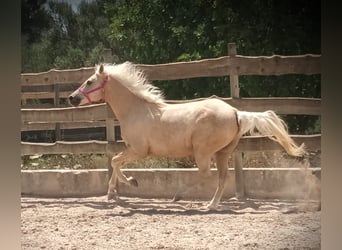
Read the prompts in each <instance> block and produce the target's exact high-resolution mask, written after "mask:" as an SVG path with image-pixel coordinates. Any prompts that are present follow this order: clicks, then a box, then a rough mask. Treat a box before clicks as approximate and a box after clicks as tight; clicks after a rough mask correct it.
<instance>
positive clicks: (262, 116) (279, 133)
mask: <svg viewBox="0 0 342 250" xmlns="http://www.w3.org/2000/svg"><path fill="white" fill-rule="evenodd" d="M237 117H238V122H239V126H240V133H241V134H242V135H243V134H245V133H247V132H249V133H250V134H251V135H253V134H255V129H257V130H258V131H259V133H260V134H261V135H264V136H267V137H268V138H270V139H272V140H274V141H276V142H278V143H279V144H280V145H281V146H283V148H284V149H285V150H286V152H287V153H288V154H289V155H292V156H303V155H304V154H305V149H304V144H302V145H301V146H297V145H296V144H295V142H294V141H293V140H292V138H291V137H290V136H289V134H288V130H287V125H286V124H285V122H284V121H283V120H282V119H280V118H279V117H278V116H277V115H276V114H275V113H274V112H273V111H271V110H268V111H265V112H247V111H237Z"/></svg>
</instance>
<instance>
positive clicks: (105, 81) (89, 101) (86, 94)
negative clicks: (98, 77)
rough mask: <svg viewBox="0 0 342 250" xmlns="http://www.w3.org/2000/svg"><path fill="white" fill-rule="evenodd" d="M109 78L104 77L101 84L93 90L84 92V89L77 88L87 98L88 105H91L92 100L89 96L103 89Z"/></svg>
mask: <svg viewBox="0 0 342 250" xmlns="http://www.w3.org/2000/svg"><path fill="white" fill-rule="evenodd" d="M108 79H109V76H108V75H106V76H105V79H104V80H103V82H102V83H101V85H100V86H99V87H96V88H93V89H91V90H89V91H84V88H79V89H78V90H79V91H80V92H81V93H82V94H83V95H84V96H85V97H86V98H87V100H88V103H89V104H91V103H93V102H92V100H91V99H90V97H89V94H91V93H93V92H96V91H98V90H101V89H104V86H105V85H106V83H107V82H108Z"/></svg>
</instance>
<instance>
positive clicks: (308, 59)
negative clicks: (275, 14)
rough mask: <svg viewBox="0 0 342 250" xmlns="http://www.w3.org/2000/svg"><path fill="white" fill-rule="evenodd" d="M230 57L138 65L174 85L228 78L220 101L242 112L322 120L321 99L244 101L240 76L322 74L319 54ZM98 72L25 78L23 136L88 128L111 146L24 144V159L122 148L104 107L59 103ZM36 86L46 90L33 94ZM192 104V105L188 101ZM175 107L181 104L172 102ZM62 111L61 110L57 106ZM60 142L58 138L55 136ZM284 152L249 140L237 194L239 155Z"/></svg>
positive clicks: (310, 143) (316, 140)
mask: <svg viewBox="0 0 342 250" xmlns="http://www.w3.org/2000/svg"><path fill="white" fill-rule="evenodd" d="M228 52H229V54H228V56H223V57H220V58H214V59H205V60H198V61H191V62H177V63H168V64H158V65H146V64H139V65H138V67H140V68H141V69H143V70H144V71H145V73H146V75H147V77H148V78H149V79H150V80H176V79H186V78H196V77H218V76H228V75H229V76H230V77H229V79H230V83H228V82H227V84H230V89H231V95H232V96H231V97H230V98H222V99H223V100H224V101H225V102H227V103H229V104H231V105H233V106H234V107H236V108H238V109H241V110H248V111H265V110H268V109H272V110H274V111H275V112H276V113H278V114H294V115H320V114H321V109H320V107H321V99H319V98H295V97H291V98H240V95H239V81H238V76H239V75H265V76H266V75H283V74H306V75H311V74H320V58H321V56H320V55H311V54H307V55H299V56H269V57H266V56H258V57H250V56H240V55H237V53H236V46H235V44H228ZM93 72H94V68H93V67H91V68H80V69H72V70H50V71H48V72H42V73H29V74H22V75H21V86H22V89H25V91H22V94H21V100H22V109H21V120H22V126H21V128H22V131H30V130H48V129H56V131H58V130H59V129H70V128H86V127H106V138H107V141H82V142H62V141H57V142H55V143H28V142H21V148H22V150H21V154H22V155H30V154H37V153H40V154H62V153H106V154H107V155H108V156H110V155H112V154H113V153H114V152H117V151H118V150H120V149H122V148H124V144H123V143H122V142H120V141H115V132H114V126H115V125H119V123H118V121H117V120H116V119H115V115H114V114H113V113H112V111H111V109H110V108H109V107H108V106H107V105H106V104H96V105H90V106H87V107H78V108H74V107H65V105H64V106H63V105H60V99H62V98H66V97H67V96H68V95H69V94H70V93H71V92H72V90H73V89H75V88H76V86H78V85H79V84H80V83H81V82H83V81H84V80H85V79H87V78H88V77H89V76H90V75H91V74H93ZM34 87H38V89H40V90H41V89H44V91H43V92H42V91H38V92H37V91H36V90H35V91H32V89H33V88H34ZM46 98H53V99H54V108H52V107H51V106H50V107H49V108H27V107H29V106H28V105H27V102H26V100H27V99H46ZM188 101H191V100H188ZM168 102H169V103H176V102H181V101H168ZM59 106H62V107H59ZM292 137H293V138H294V140H295V141H297V142H298V143H302V142H304V143H305V144H306V146H307V148H308V149H309V150H319V149H320V147H321V144H320V139H321V136H320V134H318V135H310V136H304V135H300V136H292ZM57 138H58V136H57ZM278 149H279V150H280V149H281V148H280V146H279V145H278V144H276V143H274V142H273V141H271V140H269V139H268V138H265V137H260V136H246V137H243V138H242V139H241V141H240V143H239V145H238V150H237V151H236V153H234V168H235V174H236V183H237V187H236V188H237V195H238V196H244V184H243V183H244V181H243V171H242V158H241V152H243V151H264V150H278Z"/></svg>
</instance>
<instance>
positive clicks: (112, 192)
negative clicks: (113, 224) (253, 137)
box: [107, 150, 141, 201]
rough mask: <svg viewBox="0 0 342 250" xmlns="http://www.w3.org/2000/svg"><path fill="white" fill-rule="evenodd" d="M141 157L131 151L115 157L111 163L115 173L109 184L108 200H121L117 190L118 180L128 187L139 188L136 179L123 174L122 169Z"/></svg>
mask: <svg viewBox="0 0 342 250" xmlns="http://www.w3.org/2000/svg"><path fill="white" fill-rule="evenodd" d="M139 158H141V157H139V156H137V155H136V154H132V153H131V152H130V151H128V150H126V151H123V152H121V153H119V154H117V155H115V156H114V157H113V158H112V162H111V166H112V168H113V172H112V176H111V178H110V180H109V183H108V193H107V197H108V200H111V199H115V200H116V201H118V200H119V196H118V193H117V190H116V187H117V180H119V181H121V182H123V183H125V184H127V185H131V186H135V187H137V186H138V182H137V180H136V179H134V178H133V177H128V178H127V177H126V176H125V175H124V174H123V173H122V172H121V168H122V166H124V165H125V164H127V163H129V162H131V161H134V160H137V159H139Z"/></svg>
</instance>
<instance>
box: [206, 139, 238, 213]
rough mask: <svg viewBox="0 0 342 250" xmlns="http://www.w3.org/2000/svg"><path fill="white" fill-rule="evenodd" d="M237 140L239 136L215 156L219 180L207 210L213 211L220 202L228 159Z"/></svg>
mask: <svg viewBox="0 0 342 250" xmlns="http://www.w3.org/2000/svg"><path fill="white" fill-rule="evenodd" d="M239 140H240V136H236V137H235V138H234V140H233V141H232V142H231V143H230V144H229V145H228V146H226V147H225V148H223V149H222V150H220V151H219V152H217V153H216V154H215V159H216V166H217V172H218V179H219V180H218V186H217V189H216V191H215V194H214V196H213V198H212V200H211V201H210V203H209V204H208V206H207V208H209V209H215V208H216V207H217V205H218V203H219V202H220V200H221V197H222V194H223V191H224V186H225V182H226V178H227V174H228V158H229V156H230V155H231V154H232V152H233V151H234V149H235V148H236V146H237V144H238V142H239Z"/></svg>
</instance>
